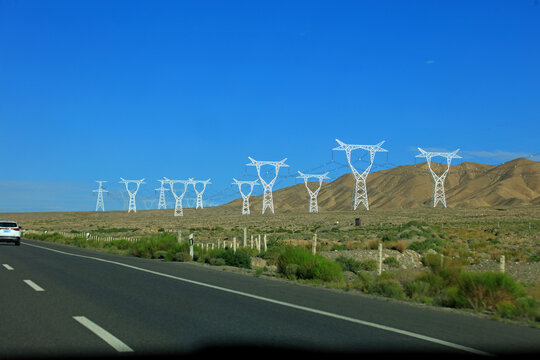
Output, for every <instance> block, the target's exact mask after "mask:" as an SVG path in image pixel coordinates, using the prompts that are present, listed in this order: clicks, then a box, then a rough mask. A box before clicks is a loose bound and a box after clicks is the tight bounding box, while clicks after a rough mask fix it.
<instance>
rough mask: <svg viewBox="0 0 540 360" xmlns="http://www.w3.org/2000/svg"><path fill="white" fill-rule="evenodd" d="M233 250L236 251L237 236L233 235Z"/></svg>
mask: <svg viewBox="0 0 540 360" xmlns="http://www.w3.org/2000/svg"><path fill="white" fill-rule="evenodd" d="M233 251H234V252H236V236H235V237H233Z"/></svg>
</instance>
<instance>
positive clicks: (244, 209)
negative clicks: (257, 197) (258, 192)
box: [233, 178, 259, 215]
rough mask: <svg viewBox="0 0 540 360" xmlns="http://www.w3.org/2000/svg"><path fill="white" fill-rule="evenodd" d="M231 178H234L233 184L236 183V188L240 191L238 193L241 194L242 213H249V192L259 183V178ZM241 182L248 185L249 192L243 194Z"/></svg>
mask: <svg viewBox="0 0 540 360" xmlns="http://www.w3.org/2000/svg"><path fill="white" fill-rule="evenodd" d="M233 180H234V182H233V184H237V185H238V190H239V191H240V195H242V215H249V197H250V196H251V193H252V192H253V187H254V186H256V185H259V180H253V181H238V180H236V179H235V178H233ZM243 184H248V185H249V186H250V189H249V193H247V194H244V193H243V192H242V185H243Z"/></svg>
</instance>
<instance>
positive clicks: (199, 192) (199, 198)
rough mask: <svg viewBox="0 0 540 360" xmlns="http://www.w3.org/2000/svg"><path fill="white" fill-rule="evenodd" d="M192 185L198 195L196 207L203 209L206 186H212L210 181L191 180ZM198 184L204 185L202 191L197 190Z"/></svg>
mask: <svg viewBox="0 0 540 360" xmlns="http://www.w3.org/2000/svg"><path fill="white" fill-rule="evenodd" d="M191 183H192V184H193V189H194V190H195V193H196V194H197V204H196V205H195V209H198V208H201V209H202V208H203V201H202V196H203V193H204V190H206V185H208V184H211V182H210V179H208V180H193V179H191ZM197 184H203V188H202V190H200V191H199V190H197Z"/></svg>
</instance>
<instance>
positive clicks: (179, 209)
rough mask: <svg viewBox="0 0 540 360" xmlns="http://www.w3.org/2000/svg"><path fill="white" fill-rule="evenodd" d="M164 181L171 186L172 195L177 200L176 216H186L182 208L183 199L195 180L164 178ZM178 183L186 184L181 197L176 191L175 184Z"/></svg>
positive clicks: (175, 204) (175, 206)
mask: <svg viewBox="0 0 540 360" xmlns="http://www.w3.org/2000/svg"><path fill="white" fill-rule="evenodd" d="M164 179H165V181H166V182H167V184H169V186H170V187H171V189H170V190H171V193H172V194H173V196H174V200H175V203H174V216H184V209H183V208H182V199H183V198H184V195H186V191H187V188H188V185H189V184H191V183H192V181H193V179H189V180H169V179H167V178H166V177H164ZM176 183H182V184H184V191H183V192H182V194H181V195H177V194H176V192H175V191H174V184H176Z"/></svg>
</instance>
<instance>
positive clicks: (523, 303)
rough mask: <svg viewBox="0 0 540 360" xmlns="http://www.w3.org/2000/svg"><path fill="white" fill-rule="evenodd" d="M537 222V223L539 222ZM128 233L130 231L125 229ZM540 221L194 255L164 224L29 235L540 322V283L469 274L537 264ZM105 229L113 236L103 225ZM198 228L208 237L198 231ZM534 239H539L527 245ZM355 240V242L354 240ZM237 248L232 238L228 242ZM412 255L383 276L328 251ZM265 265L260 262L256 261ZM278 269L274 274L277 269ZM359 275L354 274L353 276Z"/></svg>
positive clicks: (357, 235)
mask: <svg viewBox="0 0 540 360" xmlns="http://www.w3.org/2000/svg"><path fill="white" fill-rule="evenodd" d="M531 223H532V225H531ZM122 230H124V229H122ZM189 230H190V231H193V232H195V233H196V234H197V235H196V236H197V238H199V237H201V238H205V237H206V238H208V239H210V238H212V237H217V236H216V234H221V236H223V235H224V234H225V235H227V237H221V238H225V239H229V240H230V239H231V238H232V236H238V238H240V237H241V235H242V230H243V229H242V228H240V227H238V226H235V227H234V228H230V229H224V228H217V227H214V228H202V229H201V228H199V229H198V228H191V229H189ZM538 230H540V222H538V221H537V222H530V221H527V222H525V221H522V222H506V223H505V222H502V221H498V222H491V223H486V222H484V223H476V224H475V223H472V222H462V223H460V222H453V223H450V222H442V223H437V224H433V223H427V222H422V221H415V220H413V221H409V222H407V223H404V224H399V225H393V224H389V225H386V226H383V225H372V226H364V227H355V226H350V224H348V225H345V226H342V227H338V226H326V227H324V226H322V225H317V226H305V227H298V228H297V229H296V230H293V229H286V228H283V227H278V228H274V229H271V228H268V227H267V228H265V229H263V230H261V231H260V232H261V233H263V232H264V233H265V234H268V244H267V245H268V246H267V250H266V251H263V250H261V251H258V250H257V249H256V248H251V247H245V248H244V247H239V248H237V249H236V251H234V250H233V249H232V248H231V247H230V246H229V247H226V248H223V247H221V248H209V247H207V246H198V245H196V246H194V248H193V257H191V256H190V248H189V244H188V243H187V241H181V242H178V238H177V234H175V233H171V232H166V231H164V230H163V229H160V231H158V232H157V233H153V234H151V235H145V236H141V237H140V239H139V240H137V241H129V240H125V239H123V240H111V241H100V240H92V239H87V238H85V237H67V236H64V235H61V234H59V233H54V232H53V233H47V234H33V233H29V234H27V235H25V236H26V237H29V238H33V239H37V240H43V241H50V242H55V243H60V244H66V245H71V246H78V247H82V248H91V249H97V250H102V251H108V252H112V253H117V254H123V255H131V256H136V257H141V258H148V259H161V260H163V261H178V262H185V261H194V262H198V263H203V264H209V265H213V266H223V267H224V266H229V267H234V268H239V269H248V270H252V271H253V272H254V273H255V275H256V276H260V275H262V274H266V275H268V276H277V277H281V278H284V279H288V280H292V281H300V282H305V283H310V284H316V285H324V286H327V287H332V288H338V289H343V290H345V291H360V292H363V293H366V294H372V295H378V296H384V297H389V298H393V299H398V300H403V301H411V302H418V303H422V304H426V305H432V306H443V307H449V308H456V309H464V310H469V311H473V312H478V313H483V314H489V315H491V316H493V317H494V318H497V319H506V320H513V321H519V322H526V323H528V324H530V325H531V326H535V327H538V326H539V325H540V301H539V295H540V283H539V282H538V281H537V282H536V283H522V282H518V281H516V280H514V279H513V278H512V277H511V276H510V275H508V274H506V273H502V272H494V271H482V272H469V271H466V270H465V267H466V266H467V265H471V264H476V263H479V262H481V261H484V260H491V261H493V260H495V261H496V260H498V259H499V258H500V256H501V255H505V257H506V259H507V261H519V262H524V263H534V262H538V261H539V260H540V254H539V253H538V244H539V240H540V238H539V235H538V234H539V233H540V231H538ZM101 231H102V232H104V233H110V232H113V231H110V232H108V231H107V230H106V229H101ZM198 231H201V233H203V234H204V235H203V236H199V235H198ZM314 232H317V234H318V236H319V241H318V245H317V254H315V255H314V254H312V251H311V238H312V236H313V233H314ZM520 238H521V239H523V238H527V239H529V240H531V241H529V242H520V241H519V240H520ZM352 239H354V241H353V240H352ZM228 243H229V245H230V243H231V242H230V241H229V242H228ZM379 243H382V244H383V247H384V248H385V249H392V250H397V251H399V252H404V251H406V250H413V251H415V252H417V253H419V254H421V255H422V261H423V264H424V268H423V269H422V270H421V271H402V270H401V269H400V265H401V264H400V263H399V261H398V260H397V259H396V258H395V257H387V258H386V259H385V260H384V264H385V266H386V270H385V271H383V272H382V274H381V275H378V272H377V261H376V259H367V260H364V261H358V260H355V259H353V258H350V257H345V256H339V257H337V258H336V260H333V261H332V260H329V259H327V258H326V257H324V256H323V255H321V254H320V252H323V251H340V250H362V249H366V250H368V249H376V248H377V246H378V244H379ZM254 262H257V263H258V264H259V263H262V264H263V265H262V266H257V267H254V266H253V263H254ZM270 268H272V269H273V271H270V270H269V269H270ZM351 274H352V275H351Z"/></svg>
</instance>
